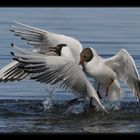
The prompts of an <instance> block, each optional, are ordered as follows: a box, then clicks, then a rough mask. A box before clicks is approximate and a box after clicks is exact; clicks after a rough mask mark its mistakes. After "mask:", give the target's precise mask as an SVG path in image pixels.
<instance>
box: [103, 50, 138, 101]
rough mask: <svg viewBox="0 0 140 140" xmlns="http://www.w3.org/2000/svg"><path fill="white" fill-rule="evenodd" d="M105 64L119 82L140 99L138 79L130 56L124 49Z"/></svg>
mask: <svg viewBox="0 0 140 140" xmlns="http://www.w3.org/2000/svg"><path fill="white" fill-rule="evenodd" d="M105 63H106V64H107V65H108V66H109V67H110V68H111V69H113V70H114V71H115V72H116V73H117V76H118V78H119V80H122V81H124V82H125V83H126V84H128V86H129V88H130V89H131V91H132V92H133V93H134V95H135V96H136V97H138V99H140V78H139V73H138V70H137V68H136V65H135V62H134V59H133V58H132V56H131V55H130V54H129V53H128V52H127V51H126V50H125V49H121V50H120V51H119V52H118V53H117V54H116V55H115V56H113V57H111V58H109V59H106V60H105Z"/></svg>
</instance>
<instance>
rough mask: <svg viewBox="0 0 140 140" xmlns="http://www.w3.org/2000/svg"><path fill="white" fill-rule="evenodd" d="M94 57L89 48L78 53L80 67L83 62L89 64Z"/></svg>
mask: <svg viewBox="0 0 140 140" xmlns="http://www.w3.org/2000/svg"><path fill="white" fill-rule="evenodd" d="M93 57H94V55H93V52H92V50H91V49H90V48H84V49H83V50H82V52H81V53H80V62H79V64H80V65H83V64H84V62H89V61H90V60H91V59H92V58H93Z"/></svg>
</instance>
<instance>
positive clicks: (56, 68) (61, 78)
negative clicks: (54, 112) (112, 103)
mask: <svg viewBox="0 0 140 140" xmlns="http://www.w3.org/2000/svg"><path fill="white" fill-rule="evenodd" d="M15 49H16V50H17V51H18V52H19V53H18V52H17V53H14V54H13V53H12V54H13V56H14V57H15V58H14V59H15V60H17V61H18V62H19V63H22V64H25V66H24V67H23V69H24V70H25V71H26V72H27V73H33V74H36V75H35V76H31V79H34V80H36V81H39V82H41V83H46V84H57V85H59V86H60V87H61V88H62V89H64V90H66V91H71V92H73V93H75V94H78V95H80V96H83V97H86V96H87V97H92V98H93V99H94V101H95V103H96V105H97V106H99V107H100V108H101V110H104V111H105V109H104V106H103V105H102V104H101V102H100V100H99V98H98V95H97V93H96V90H95V89H94V87H93V86H92V85H91V83H90V82H89V81H88V79H87V78H86V76H85V74H84V72H83V70H82V68H81V67H80V66H79V65H77V64H76V63H75V62H74V61H72V60H69V59H66V58H65V57H60V56H47V55H43V54H38V53H33V52H32V53H26V54H25V51H23V49H21V48H18V47H15Z"/></svg>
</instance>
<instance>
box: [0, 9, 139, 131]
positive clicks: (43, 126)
mask: <svg viewBox="0 0 140 140" xmlns="http://www.w3.org/2000/svg"><path fill="white" fill-rule="evenodd" d="M0 15H1V18H0V42H1V43H0V68H2V67H3V66H4V65H6V64H7V63H9V62H10V61H11V58H12V56H11V55H10V51H11V47H10V44H11V42H13V43H15V44H17V45H18V46H20V47H25V43H24V41H21V40H19V38H16V37H15V36H14V35H13V34H12V33H10V32H9V29H10V26H11V25H12V21H14V20H15V21H19V22H23V23H25V24H29V25H31V26H35V27H38V28H42V29H46V30H48V31H50V32H56V33H62V34H66V35H69V36H73V37H75V38H77V39H78V40H79V41H81V43H82V45H83V47H93V48H94V49H95V50H97V52H98V53H99V54H100V55H101V56H102V57H104V58H108V57H111V56H113V55H115V54H116V53H117V52H118V51H119V50H120V49H121V48H124V49H126V50H127V51H128V52H129V53H130V54H131V55H132V57H133V58H134V60H135V63H136V65H137V68H138V71H139V72H140V41H139V39H140V9H139V8H0ZM26 47H29V46H28V45H27V46H26ZM122 86H123V89H124V91H125V93H126V94H125V97H124V99H123V101H121V103H119V102H117V103H111V104H108V106H109V112H110V113H109V114H103V113H100V112H96V113H95V112H91V111H90V110H89V108H88V107H89V103H87V102H84V101H83V100H78V101H77V102H76V103H74V104H72V105H69V104H68V103H67V100H69V99H72V98H74V97H75V96H74V95H73V94H71V93H67V92H64V91H56V92H55V93H54V94H53V95H51V96H49V91H48V87H47V86H46V85H45V84H40V83H37V82H34V81H29V80H24V81H20V82H13V83H1V85H0V112H1V113H0V132H45V133H47V132H48V133H54V132H68V133H71V132H72V133H75V132H89V133H98V132H99V133H109V132H110V133H115V132H120V133H121V132H138V133H139V132H140V119H139V115H140V106H139V103H137V102H136V100H135V98H134V97H133V96H132V94H131V92H130V90H129V89H128V87H127V86H126V85H124V84H122ZM49 99H51V100H49ZM43 101H44V104H43ZM114 104H115V105H114ZM44 106H45V107H47V108H44Z"/></svg>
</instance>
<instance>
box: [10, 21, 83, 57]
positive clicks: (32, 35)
mask: <svg viewBox="0 0 140 140" xmlns="http://www.w3.org/2000/svg"><path fill="white" fill-rule="evenodd" d="M15 24H16V25H15V26H12V28H11V29H10V31H12V32H14V33H15V35H16V36H19V37H20V38H21V39H23V40H25V41H26V42H27V43H28V44H30V45H32V46H33V51H34V52H37V53H41V54H45V53H48V50H49V47H56V46H57V45H58V44H67V46H68V47H70V49H71V51H72V53H73V56H74V57H75V58H76V59H77V56H78V55H79V54H80V52H81V51H82V45H81V43H80V42H79V41H78V40H77V39H75V38H72V37H69V36H66V35H62V34H56V33H52V32H48V31H46V30H42V29H38V28H35V27H31V26H29V25H25V24H23V23H19V22H15ZM78 59H79V58H78Z"/></svg>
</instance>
